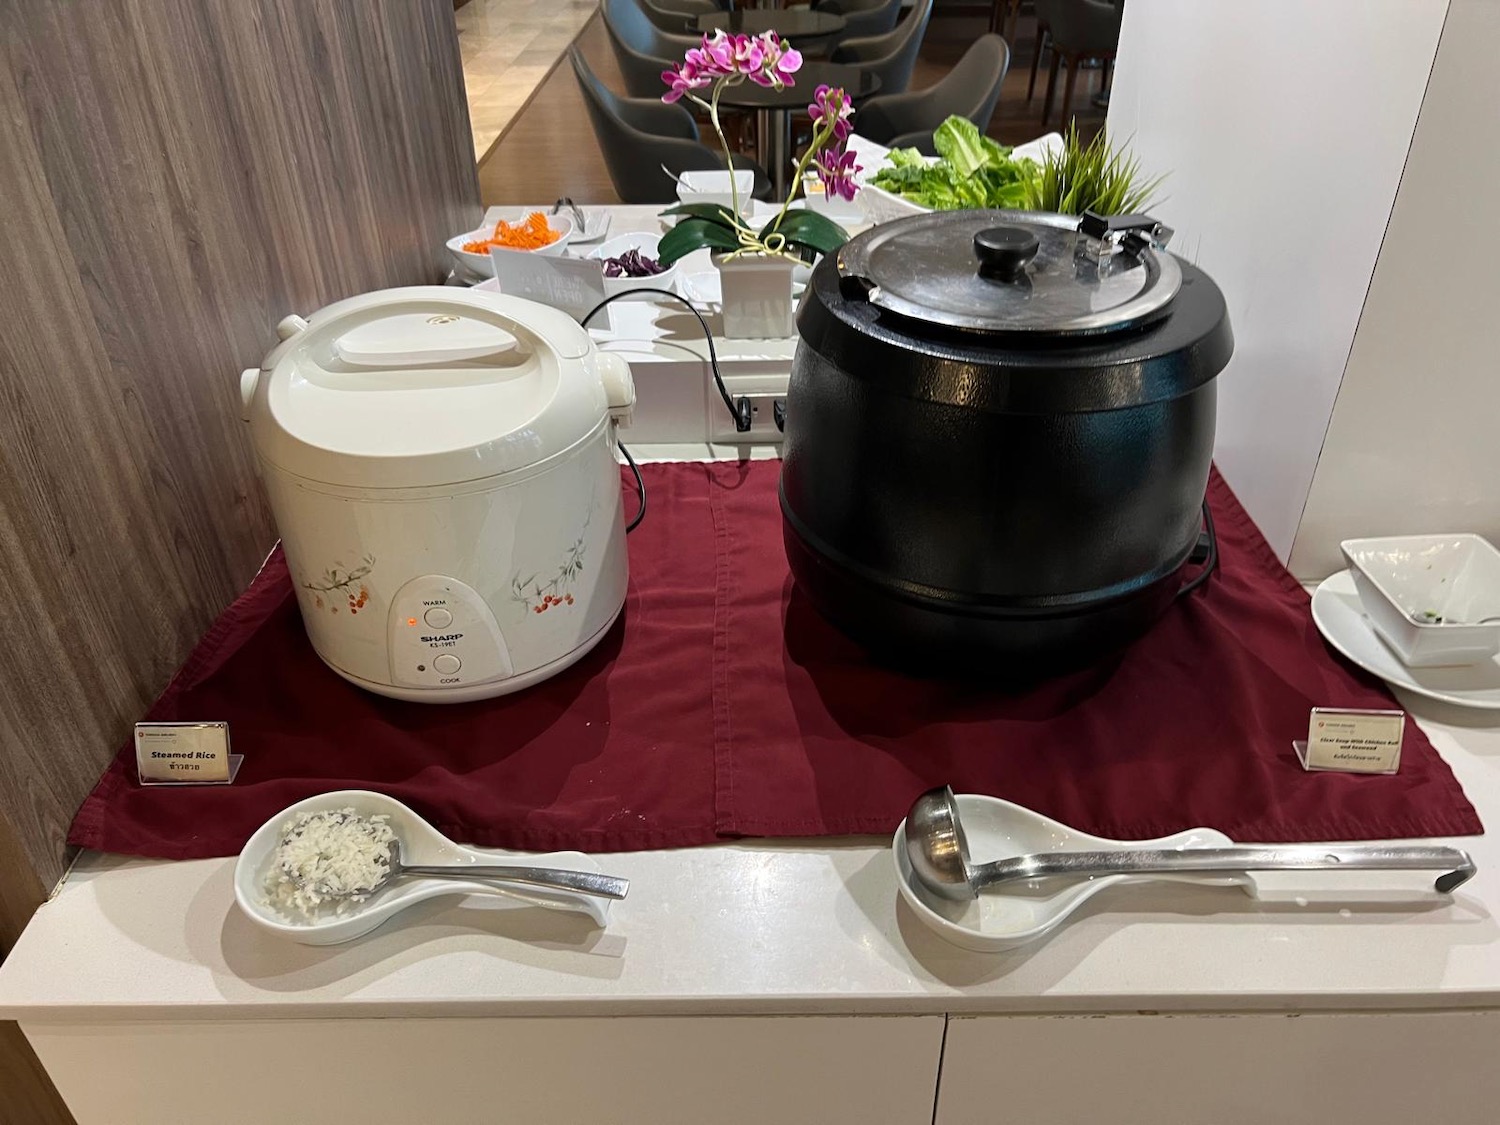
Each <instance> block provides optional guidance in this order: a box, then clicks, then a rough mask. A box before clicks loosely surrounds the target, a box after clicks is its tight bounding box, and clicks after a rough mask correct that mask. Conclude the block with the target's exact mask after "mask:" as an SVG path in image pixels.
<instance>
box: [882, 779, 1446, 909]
mask: <svg viewBox="0 0 1500 1125" xmlns="http://www.w3.org/2000/svg"><path fill="white" fill-rule="evenodd" d="M906 855H907V859H908V860H909V861H910V862H911V869H912V873H913V874H914V875H916V877H917V879H918V880H919V881H920V882H921V883H922V885H923V886H924V887H926V888H927V889H928V890H930V891H932V893H933V894H936V895H939V896H941V897H943V898H948V899H970V898H975V897H977V896H978V894H979V892H980V891H981V890H982V889H983V888H985V887H992V886H997V885H1000V884H1003V883H1011V882H1019V881H1022V880H1027V879H1043V878H1048V877H1051V876H1068V877H1072V878H1094V877H1096V876H1100V875H1181V874H1186V873H1192V874H1200V875H1201V874H1223V875H1238V874H1242V873H1244V872H1246V871H1333V870H1346V871H1434V870H1437V871H1443V872H1444V874H1442V875H1440V876H1438V878H1437V881H1436V882H1435V883H1434V888H1435V889H1436V890H1437V891H1438V892H1439V893H1440V894H1449V893H1451V892H1452V891H1453V890H1455V889H1456V888H1458V887H1460V886H1462V885H1463V884H1464V883H1466V882H1468V880H1469V879H1470V878H1472V877H1473V875H1474V870H1475V868H1474V861H1473V860H1472V859H1470V858H1469V854H1468V853H1467V852H1464V851H1461V850H1459V849H1458V848H1450V847H1446V846H1442V845H1424V844H1411V845H1387V844H1332V845H1329V844H1287V845H1274V846H1268V847H1252V846H1245V847H1223V848H1178V849H1161V848H1137V849H1131V848H1128V847H1127V848H1123V849H1121V850H1118V851H1066V852H1036V853H1033V854H1031V855H1020V856H1012V857H1009V858H1006V859H997V860H994V861H993V862H990V863H980V864H976V863H974V862H973V861H972V860H971V859H970V858H969V844H968V841H967V840H966V839H965V837H964V829H963V824H962V823H961V822H960V820H959V815H958V802H957V800H956V799H955V798H954V796H953V790H952V789H951V788H950V787H949V786H946V785H944V786H941V787H939V788H937V789H929V790H928V791H927V792H925V793H923V794H922V795H921V796H920V797H918V798H917V799H916V802H915V803H914V804H913V805H912V807H911V812H909V813H908V814H907V817H906Z"/></svg>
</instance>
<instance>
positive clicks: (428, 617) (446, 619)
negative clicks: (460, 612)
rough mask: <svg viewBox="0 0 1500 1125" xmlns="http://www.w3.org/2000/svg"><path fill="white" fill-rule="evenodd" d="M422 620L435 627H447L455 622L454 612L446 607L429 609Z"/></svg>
mask: <svg viewBox="0 0 1500 1125" xmlns="http://www.w3.org/2000/svg"><path fill="white" fill-rule="evenodd" d="M422 620H423V621H425V622H427V624H428V625H430V626H432V628H434V629H446V628H447V627H448V626H449V625H452V624H453V614H451V613H449V612H448V611H447V610H446V609H429V610H428V611H427V612H426V613H424V614H423V615H422Z"/></svg>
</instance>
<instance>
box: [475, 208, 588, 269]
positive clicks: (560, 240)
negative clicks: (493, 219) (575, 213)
mask: <svg viewBox="0 0 1500 1125" xmlns="http://www.w3.org/2000/svg"><path fill="white" fill-rule="evenodd" d="M525 217H526V216H525V215H516V216H514V217H513V218H508V219H507V220H506V221H507V222H515V221H516V220H517V219H524V218H525ZM547 225H548V226H550V227H551V228H552V229H553V230H555V231H557V232H559V233H558V236H557V239H556V240H555V241H553V242H549V243H548V244H547V245H546V246H541V247H538V248H537V249H535V250H531V251H528V252H529V253H532V254H543V255H546V256H549V257H556V256H557V255H559V254H561V253H562V252H563V247H565V246H567V244H568V241H569V240H570V239H571V238H572V237H573V220H572V218H571V217H570V216H568V215H548V216H547ZM494 233H495V226H494V224H493V223H491V224H490V225H489V226H487V227H480V228H479V229H478V230H471V231H467V232H466V233H464V234H456V235H454V236H453V237H452V238H450V239H449V240H448V252H449V253H450V254H452V255H453V260H454V261H456V262H457V263H458V264H459V265H460V266H462V267H463V268H464V269H466V270H468V271H469V272H470V273H472V274H477V275H478V276H480V277H494V276H495V267H494V264H493V263H492V262H491V261H490V255H489V252H488V251H486V252H485V253H483V254H471V253H470V252H469V251H467V250H465V249H464V248H463V247H464V243H466V242H473V241H475V240H476V239H480V238H489V237H490V236H491V235H492V234H494Z"/></svg>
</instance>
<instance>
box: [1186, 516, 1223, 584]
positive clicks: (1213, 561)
mask: <svg viewBox="0 0 1500 1125" xmlns="http://www.w3.org/2000/svg"><path fill="white" fill-rule="evenodd" d="M1203 526H1204V528H1205V530H1207V532H1208V559H1207V560H1206V561H1205V562H1204V564H1203V570H1202V572H1201V573H1199V574H1195V575H1194V576H1193V577H1192V578H1191V579H1190V580H1189V581H1188V583H1187V584H1186V585H1185V586H1183V588H1182V589H1180V590H1178V591H1177V596H1178V597H1179V598H1185V597H1187V596H1188V595H1189V594H1191V593H1192V592H1193V591H1194V590H1196V589H1197V588H1198V587H1199V586H1201V585H1203V583H1205V582H1207V581H1208V576H1209V575H1210V574H1212V573H1213V572H1214V568H1215V567H1217V566H1218V565H1219V536H1218V533H1217V532H1216V531H1214V514H1213V512H1211V511H1209V508H1208V500H1207V499H1206V498H1205V499H1204V501H1203Z"/></svg>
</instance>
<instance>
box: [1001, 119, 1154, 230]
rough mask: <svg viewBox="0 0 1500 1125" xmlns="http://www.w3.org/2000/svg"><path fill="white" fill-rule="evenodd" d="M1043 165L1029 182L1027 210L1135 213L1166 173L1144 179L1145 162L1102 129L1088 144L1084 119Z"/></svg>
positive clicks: (1070, 129) (1144, 206) (1146, 203)
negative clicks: (1114, 144)
mask: <svg viewBox="0 0 1500 1125" xmlns="http://www.w3.org/2000/svg"><path fill="white" fill-rule="evenodd" d="M1041 165H1042V166H1041V170H1040V172H1038V173H1037V175H1036V177H1035V178H1034V179H1032V180H1030V181H1029V182H1028V183H1027V189H1026V204H1025V205H1026V209H1027V210H1029V211H1056V212H1058V213H1059V214H1063V215H1081V214H1083V213H1084V212H1085V211H1093V212H1095V213H1096V214H1099V215H1131V214H1136V213H1137V212H1141V211H1144V210H1146V209H1147V208H1148V207H1150V206H1151V204H1152V203H1153V202H1154V201H1155V199H1156V193H1157V190H1158V189H1159V188H1160V187H1161V183H1162V180H1163V179H1164V177H1162V176H1157V177H1156V178H1155V179H1151V180H1142V178H1141V169H1140V162H1139V161H1138V160H1137V159H1136V158H1135V157H1134V156H1131V155H1130V154H1129V153H1128V152H1127V151H1126V150H1125V149H1124V148H1119V149H1111V148H1110V147H1109V138H1108V136H1107V135H1106V134H1105V132H1104V130H1102V129H1101V130H1100V131H1099V132H1098V134H1096V135H1095V137H1094V139H1093V140H1092V141H1090V142H1089V143H1088V144H1084V143H1083V141H1082V140H1080V138H1079V136H1078V124H1077V122H1074V123H1072V124H1070V125H1069V126H1068V132H1067V135H1066V136H1064V138H1063V143H1062V145H1061V146H1059V147H1054V148H1053V149H1051V150H1050V151H1049V152H1048V153H1047V154H1046V156H1044V157H1043V158H1042V162H1041Z"/></svg>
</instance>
